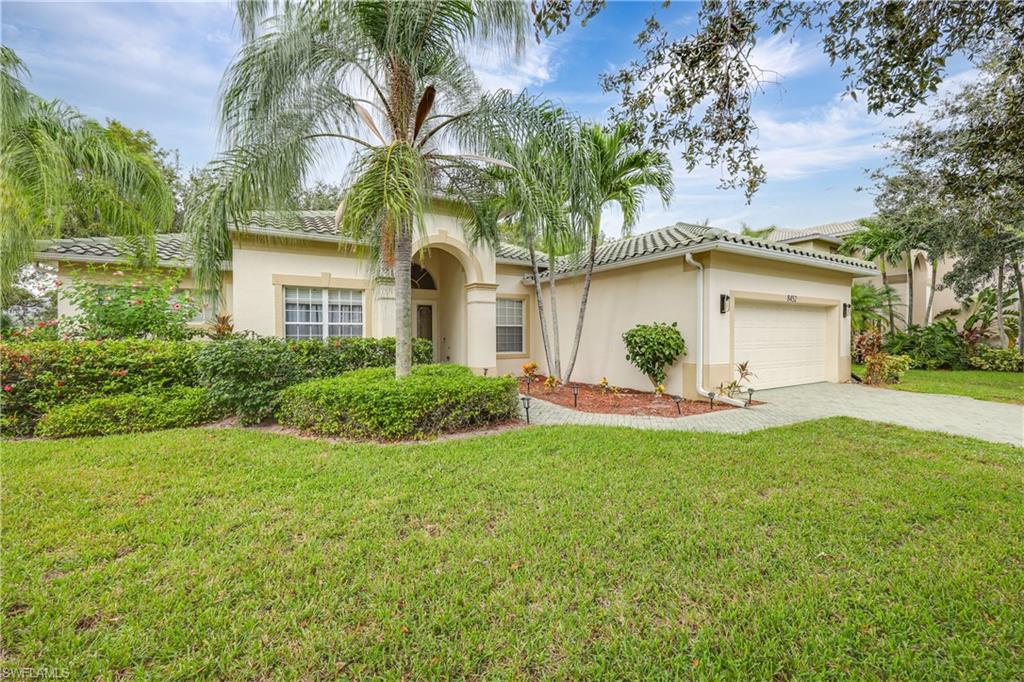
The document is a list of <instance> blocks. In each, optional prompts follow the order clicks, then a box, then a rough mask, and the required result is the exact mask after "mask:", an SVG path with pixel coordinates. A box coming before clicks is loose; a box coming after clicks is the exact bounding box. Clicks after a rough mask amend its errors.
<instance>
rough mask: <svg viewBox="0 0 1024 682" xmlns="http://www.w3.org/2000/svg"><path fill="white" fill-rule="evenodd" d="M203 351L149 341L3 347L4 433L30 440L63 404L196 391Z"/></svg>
mask: <svg viewBox="0 0 1024 682" xmlns="http://www.w3.org/2000/svg"><path fill="white" fill-rule="evenodd" d="M199 346H200V343H199V342H191V341H154V340H145V339H125V340H112V341H39V342H33V343H18V344H13V343H11V344H7V343H5V344H0V383H2V388H3V391H2V392H0V412H2V418H0V429H2V431H3V434H4V435H7V436H12V435H15V436H28V435H31V434H32V431H33V429H34V428H35V424H36V421H38V420H39V418H40V417H42V416H43V414H45V413H47V412H49V411H50V410H52V409H53V408H55V407H58V406H60V405H66V404H69V403H73V402H78V401H81V400H85V399H88V398H94V397H96V396H105V397H109V396H112V395H120V394H123V393H139V392H152V391H157V390H160V389H164V388H169V387H172V386H196V385H198V380H199V377H198V372H197V369H196V356H197V354H198V351H199Z"/></svg>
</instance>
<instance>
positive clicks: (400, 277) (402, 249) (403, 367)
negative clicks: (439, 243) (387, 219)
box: [395, 226, 412, 378]
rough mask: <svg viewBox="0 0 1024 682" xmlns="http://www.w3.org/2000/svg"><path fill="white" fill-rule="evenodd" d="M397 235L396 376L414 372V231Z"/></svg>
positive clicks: (409, 230)
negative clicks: (412, 270) (412, 271)
mask: <svg viewBox="0 0 1024 682" xmlns="http://www.w3.org/2000/svg"><path fill="white" fill-rule="evenodd" d="M396 232H397V234H395V376H396V377H398V378H401V377H404V376H408V375H409V373H410V372H411V371H412V278H411V269H412V229H411V227H410V229H405V226H403V227H402V228H401V229H399V230H397V231H396Z"/></svg>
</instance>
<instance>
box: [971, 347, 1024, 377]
mask: <svg viewBox="0 0 1024 682" xmlns="http://www.w3.org/2000/svg"><path fill="white" fill-rule="evenodd" d="M969 362H970V363H971V367H973V368H975V369H984V370H988V371H990V372H1021V371H1024V356H1021V354H1020V351H1019V350H1017V349H1016V348H992V347H991V346H981V347H980V348H978V350H977V352H976V353H975V354H974V355H972V356H971V357H970V360H969Z"/></svg>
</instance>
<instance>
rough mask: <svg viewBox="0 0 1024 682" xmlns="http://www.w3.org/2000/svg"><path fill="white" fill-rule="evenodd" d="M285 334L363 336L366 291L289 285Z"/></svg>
mask: <svg viewBox="0 0 1024 682" xmlns="http://www.w3.org/2000/svg"><path fill="white" fill-rule="evenodd" d="M284 335H285V338H289V339H322V338H327V337H330V336H362V335H363V292H361V291H356V290H352V289H313V288H310V287H285V288H284Z"/></svg>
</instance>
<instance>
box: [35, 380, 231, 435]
mask: <svg viewBox="0 0 1024 682" xmlns="http://www.w3.org/2000/svg"><path fill="white" fill-rule="evenodd" d="M218 416H219V415H218V413H217V411H216V410H215V409H214V408H213V403H212V402H211V401H210V394H209V391H207V389H205V388H200V387H198V386H191V387H190V386H180V387H178V388H172V389H169V390H167V391H161V392H157V393H149V394H141V395H135V394H130V393H129V394H126V395H118V396H113V397H111V398H94V399H92V400H86V401H84V402H80V403H72V404H70V405H64V406H63V407H58V408H56V409H54V410H52V411H51V412H48V413H46V415H45V416H44V417H43V418H42V419H40V420H39V423H38V424H37V425H36V435H37V436H44V437H47V438H66V437H69V436H105V435H107V434H112V433H135V432H140V431H156V430H158V429H174V428H178V427H181V426H195V425H197V424H205V423H206V422H210V421H213V420H214V419H216V418H217V417H218Z"/></svg>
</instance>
